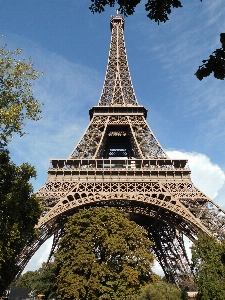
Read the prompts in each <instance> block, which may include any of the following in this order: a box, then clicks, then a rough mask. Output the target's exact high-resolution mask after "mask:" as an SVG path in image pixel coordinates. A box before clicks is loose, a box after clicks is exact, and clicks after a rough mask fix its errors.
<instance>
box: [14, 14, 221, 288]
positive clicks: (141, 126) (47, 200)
mask: <svg viewBox="0 0 225 300" xmlns="http://www.w3.org/2000/svg"><path fill="white" fill-rule="evenodd" d="M123 26H124V20H123V18H122V17H120V16H116V17H113V18H112V19H111V28H112V39H111V45H110V53H109V61H108V67H107V72H106V77H105V82H104V86H103V90H102V94H101V97H100V100H99V105H98V106H96V107H97V109H94V110H93V114H92V115H91V121H90V124H89V126H88V128H87V129H86V131H85V133H84V135H83V136H82V138H81V140H80V141H79V143H78V145H77V146H76V147H75V148H74V150H73V151H72V153H71V155H70V156H69V158H68V159H66V160H57V163H54V164H53V165H52V167H51V168H49V170H48V180H47V182H46V183H45V185H44V186H43V187H42V188H40V190H39V191H38V192H37V193H36V195H37V197H38V198H39V199H40V201H41V203H42V205H43V207H44V210H43V214H42V216H41V218H40V220H39V223H38V225H37V229H38V231H39V236H38V238H37V240H36V241H34V243H33V244H32V245H27V246H26V247H25V248H24V249H23V251H22V253H21V254H20V256H18V258H17V264H18V267H19V270H20V271H19V273H21V272H22V270H23V269H24V267H25V266H26V264H27V262H28V261H29V259H30V258H31V257H32V255H33V254H34V253H35V252H36V251H37V249H39V247H40V246H41V245H42V244H43V243H44V242H45V241H46V240H47V239H48V238H49V237H51V236H53V237H54V238H53V245H52V250H51V253H50V256H51V255H52V253H53V252H54V251H55V249H56V248H57V244H58V241H59V239H60V238H61V237H62V236H63V234H64V225H65V222H66V221H67V218H68V217H69V216H70V215H73V214H75V213H77V212H78V211H79V210H80V209H87V208H89V207H92V206H98V207H100V206H114V207H117V208H118V209H120V210H123V211H125V212H126V213H127V214H128V215H129V216H130V219H132V220H134V221H136V222H137V223H138V224H139V225H140V226H143V227H145V228H146V229H147V230H148V233H149V237H150V239H151V240H152V241H153V242H154V247H153V251H154V253H155V255H156V257H157V258H158V261H159V263H160V265H161V267H162V269H163V270H164V272H165V275H166V277H167V278H168V279H169V280H171V281H174V282H176V283H177V284H178V285H181V284H184V282H185V281H188V280H189V281H190V279H191V280H192V278H193V274H192V270H191V264H190V262H189V259H188V257H187V254H186V251H185V247H184V241H183V236H187V237H188V238H189V239H190V240H194V239H195V238H196V235H197V233H198V232H199V231H202V232H205V233H207V234H208V235H213V236H215V237H216V238H217V239H218V240H223V239H224V238H225V211H224V210H223V209H221V208H220V207H219V206H218V205H217V204H216V203H214V202H213V201H212V200H211V199H209V198H208V197H207V196H206V195H204V194H203V193H202V192H201V191H199V190H198V189H197V188H196V187H195V186H194V185H193V183H192V182H191V179H190V170H189V169H187V168H186V166H185V164H186V161H183V162H180V161H179V160H174V161H171V160H170V159H169V157H168V156H167V154H166V152H165V151H164V150H163V148H162V147H161V145H160V144H159V142H158V141H157V139H156V137H155V136H154V134H153V132H152V131H151V129H150V127H149V126H148V124H147V122H146V115H145V112H144V111H146V110H145V109H143V107H140V106H139V105H138V103H137V100H136V97H135V94H134V90H133V86H132V82H131V78H130V73H129V69H128V63H127V57H126V49H125V44H124V38H123ZM96 107H94V108H96ZM115 159H118V160H117V162H116V160H115ZM122 159H123V160H122ZM122 161H123V163H122ZM184 162H185V163H184ZM187 285H188V284H187Z"/></svg>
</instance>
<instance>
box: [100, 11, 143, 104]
mask: <svg viewBox="0 0 225 300" xmlns="http://www.w3.org/2000/svg"><path fill="white" fill-rule="evenodd" d="M110 28H111V31H112V36H111V43H110V50H109V59H108V66H107V70H106V76H105V81H104V85H103V88H102V93H101V96H100V100H99V103H98V105H99V106H137V105H138V103H137V99H136V96H135V93H134V88H133V85H132V81H131V77H130V71H129V68H128V62H127V55H126V47H125V42H124V34H123V30H124V18H123V17H122V16H119V15H116V16H114V17H112V18H111V20H110Z"/></svg>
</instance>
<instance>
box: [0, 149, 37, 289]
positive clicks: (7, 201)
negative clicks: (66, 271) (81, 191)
mask: <svg viewBox="0 0 225 300" xmlns="http://www.w3.org/2000/svg"><path fill="white" fill-rule="evenodd" d="M35 176H36V173H35V170H34V168H33V167H32V166H30V165H29V164H27V163H25V164H22V165H21V166H16V165H15V164H13V163H12V162H11V161H10V157H9V153H8V151H7V150H5V149H2V148H1V149H0V199H1V201H0V294H2V292H3V291H4V289H5V288H6V287H7V285H8V284H10V282H11V281H12V280H13V279H14V277H15V275H16V274H17V271H18V270H17V267H16V265H15V258H16V256H17V255H18V254H19V253H20V252H21V250H22V249H23V247H24V246H25V245H26V244H29V243H30V242H31V241H32V240H33V238H34V237H35V230H34V226H35V224H36V223H37V221H38V219H39V217H40V213H41V209H40V205H39V201H38V200H37V198H36V197H35V195H33V194H32V193H33V188H32V185H31V184H30V183H29V180H30V179H31V178H34V177H35Z"/></svg>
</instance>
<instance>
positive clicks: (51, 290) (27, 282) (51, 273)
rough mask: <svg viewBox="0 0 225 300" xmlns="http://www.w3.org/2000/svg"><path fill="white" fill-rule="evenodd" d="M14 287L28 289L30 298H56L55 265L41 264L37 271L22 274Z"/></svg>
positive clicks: (51, 263) (52, 263)
mask: <svg viewBox="0 0 225 300" xmlns="http://www.w3.org/2000/svg"><path fill="white" fill-rule="evenodd" d="M16 285H17V286H20V287H25V288H28V289H29V290H30V291H31V294H32V297H37V296H38V295H39V294H43V295H45V299H52V298H56V270H55V263H54V262H50V263H48V264H47V263H43V264H42V266H41V268H39V269H38V270H36V271H28V272H26V273H24V274H23V275H21V276H20V278H19V279H18V281H17V283H16Z"/></svg>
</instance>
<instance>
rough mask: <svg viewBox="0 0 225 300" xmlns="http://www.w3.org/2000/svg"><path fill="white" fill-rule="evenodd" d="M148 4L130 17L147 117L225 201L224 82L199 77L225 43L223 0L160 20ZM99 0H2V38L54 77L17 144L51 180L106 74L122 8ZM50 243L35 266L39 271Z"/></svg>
mask: <svg viewBox="0 0 225 300" xmlns="http://www.w3.org/2000/svg"><path fill="white" fill-rule="evenodd" d="M143 1H144V0H142V1H141V4H139V5H138V6H137V8H136V12H135V14H134V15H133V16H129V17H128V18H126V20H125V33H124V35H125V42H126V49H127V55H128V63H129V68H130V72H131V77H132V81H133V85H134V90H135V93H136V96H137V99H138V102H139V104H140V105H144V106H145V107H146V108H147V109H148V119H147V120H148V123H149V125H150V127H151V129H152V130H153V132H154V134H155V135H156V137H157V139H158V140H159V142H160V143H161V145H162V146H163V148H164V149H165V150H166V151H167V152H168V154H169V155H170V156H171V158H179V157H185V158H188V159H189V165H190V167H191V169H192V180H193V182H194V184H195V185H196V186H197V187H199V188H200V189H201V190H202V191H203V192H205V193H206V194H207V195H208V196H210V197H211V198H213V199H214V200H215V201H216V202H217V203H219V204H220V205H221V206H222V207H225V202H224V198H223V194H224V192H225V161H224V157H225V145H224V139H225V129H224V128H225V101H224V100H225V83H224V81H219V80H216V79H215V78H214V77H213V76H210V77H208V78H205V79H204V80H203V81H201V82H200V81H199V80H197V78H196V77H195V76H194V73H195V71H196V70H197V68H198V66H199V65H200V64H201V61H202V60H203V59H207V58H208V56H209V54H210V53H211V52H212V51H213V50H215V49H216V48H219V47H220V42H219V34H220V33H221V32H224V31H225V18H224V15H225V5H224V0H216V1H211V0H204V1H203V2H200V1H199V0H193V1H188V0H183V1H182V3H183V8H180V9H174V10H173V11H172V14H171V15H170V17H169V18H170V20H169V21H168V22H166V23H165V24H160V25H158V24H157V23H155V22H154V21H150V20H149V19H148V18H147V17H146V14H147V13H146V12H145V10H144V3H145V1H144V2H143ZM90 3H91V1H90V0H54V1H53V0H20V1H18V0H0V11H1V18H0V34H1V35H3V37H2V39H1V43H2V44H5V43H6V44H8V48H9V49H11V50H13V49H16V48H19V47H22V48H23V49H24V50H23V52H22V56H23V57H26V58H28V57H29V56H31V57H32V59H33V61H34V63H35V65H34V66H35V68H36V69H38V70H40V71H45V75H44V76H43V77H42V78H41V79H40V80H38V81H37V82H36V85H35V86H34V91H35V96H36V98H37V99H39V101H40V102H44V106H43V112H42V116H43V118H42V119H41V120H40V121H38V122H27V125H26V127H25V130H26V131H27V132H29V135H27V136H25V137H23V138H19V137H15V138H14V139H13V141H12V142H11V144H10V151H11V157H12V160H13V161H14V162H15V163H17V164H21V163H22V162H26V161H28V162H29V163H31V164H32V165H34V166H35V168H36V170H37V173H38V177H37V180H36V181H34V183H33V184H34V190H35V191H36V190H38V189H39V188H40V187H41V186H42V185H43V184H44V183H45V181H46V178H47V169H48V166H49V162H50V159H51V158H67V157H68V156H69V154H70V153H71V151H72V150H73V148H74V147H75V145H76V144H77V142H78V140H79V139H80V137H81V136H82V134H83V132H84V130H85V129H86V127H87V125H88V122H89V114H88V110H89V109H90V108H91V107H92V106H93V105H97V103H98V100H99V97H100V94H101V90H102V85H103V81H104V77H105V72H106V66H107V60H108V53H109V45H110V37H111V32H110V27H109V20H110V17H111V15H114V14H115V8H107V9H106V11H105V12H104V13H102V14H95V15H93V14H92V13H91V12H90V11H89V9H88V7H89V6H90ZM48 248H49V245H48V247H47V246H46V247H45V248H43V249H42V250H41V252H40V254H39V256H38V257H36V258H35V260H34V262H31V263H30V264H29V265H28V269H34V268H36V267H39V265H38V262H39V264H40V261H41V260H43V257H44V254H45V252H46V253H47V251H48Z"/></svg>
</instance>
